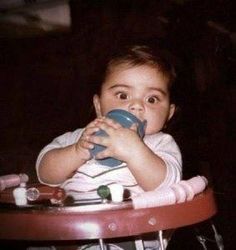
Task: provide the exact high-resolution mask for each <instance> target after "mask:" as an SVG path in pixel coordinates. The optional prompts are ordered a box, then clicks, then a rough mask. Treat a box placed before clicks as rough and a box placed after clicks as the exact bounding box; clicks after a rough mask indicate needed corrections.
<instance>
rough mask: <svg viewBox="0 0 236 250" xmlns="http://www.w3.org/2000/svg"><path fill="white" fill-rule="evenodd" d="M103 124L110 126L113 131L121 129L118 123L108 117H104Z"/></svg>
mask: <svg viewBox="0 0 236 250" xmlns="http://www.w3.org/2000/svg"><path fill="white" fill-rule="evenodd" d="M104 123H106V124H107V125H109V126H111V127H112V128H114V129H119V128H121V127H122V126H121V124H120V123H118V122H117V121H114V120H113V119H110V118H108V117H105V119H104Z"/></svg>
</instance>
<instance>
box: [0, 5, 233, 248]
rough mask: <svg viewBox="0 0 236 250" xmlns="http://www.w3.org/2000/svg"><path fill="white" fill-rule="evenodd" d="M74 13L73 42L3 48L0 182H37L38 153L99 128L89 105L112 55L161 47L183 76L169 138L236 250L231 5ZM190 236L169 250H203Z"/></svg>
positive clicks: (21, 42) (9, 42)
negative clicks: (61, 138) (208, 193)
mask: <svg viewBox="0 0 236 250" xmlns="http://www.w3.org/2000/svg"><path fill="white" fill-rule="evenodd" d="M70 7H71V17H72V26H71V30H69V31H67V32H64V33H49V34H47V35H38V36H30V35H29V36H28V37H21V38H14V37H12V38H7V37H1V39H0V53H1V55H0V81H1V82H0V142H1V143H0V174H1V175H4V174H10V173H21V172H24V173H27V174H28V175H29V176H30V181H31V182H35V181H37V179H36V175H35V167H34V164H35V160H36V157H37V155H38V153H39V151H40V150H41V148H42V147H43V146H45V145H46V144H47V143H49V142H50V141H51V140H52V139H53V138H54V137H56V136H58V135H60V134H62V133H64V132H66V131H72V130H75V129H76V128H78V127H83V126H84V125H85V124H87V122H88V121H90V119H91V118H92V116H93V110H92V102H91V100H92V99H91V97H92V95H93V93H94V86H95V85H96V84H97V83H98V79H99V73H100V71H101V65H102V63H103V62H104V60H105V58H106V56H107V55H108V54H109V52H110V51H112V50H113V49H114V48H116V47H117V46H119V45H120V44H130V43H137V42H138V43H143V42H145V43H151V44H158V45H160V46H163V47H166V48H168V49H169V50H170V51H171V52H172V54H174V55H175V57H176V60H175V62H176V64H177V69H178V72H179V78H178V85H177V86H178V87H179V88H178V94H179V98H178V102H179V104H180V106H181V111H180V113H179V115H178V119H177V123H175V124H173V127H172V129H171V130H170V133H171V134H173V136H174V137H175V138H176V140H177V142H178V143H179V145H180V147H181V149H182V152H183V159H184V176H185V178H189V177H191V176H194V175H196V174H203V175H205V176H207V178H208V179H209V181H210V183H211V185H213V187H214V190H215V194H216V199H217V203H218V208H219V212H218V214H217V216H216V217H215V218H214V222H215V224H216V226H217V228H218V230H219V232H220V233H221V234H222V236H223V238H224V243H225V249H233V245H234V242H235V241H234V233H235V230H234V218H235V215H234V209H235V205H234V200H235V185H234V174H233V173H234V171H233V169H234V165H235V155H236V152H235V144H234V142H235V132H234V131H233V130H234V128H235V125H236V121H235V120H236V119H235V115H236V112H235V111H236V99H235V95H236V87H235V73H234V71H235V33H234V32H235V30H234V29H235V27H234V24H235V23H234V20H233V18H234V15H235V9H234V8H233V1H220V0H216V1H142V0H140V1H138V0H136V1H134V0H130V1H82V0H80V1H71V2H70ZM163 17H164V18H163ZM209 21H214V22H215V23H217V24H219V26H220V27H224V29H223V30H222V29H219V26H217V27H215V28H213V27H212V26H210V25H209ZM192 231H193V229H188V230H187V229H186V228H185V229H181V230H179V231H178V232H177V233H176V236H175V237H176V240H175V241H174V243H172V244H171V245H170V248H171V249H183V248H185V249H189V248H190V247H191V248H194V249H201V247H200V245H199V244H198V243H196V242H194V240H195V239H192V234H191V233H190V232H192ZM184 237H185V239H184ZM191 239H192V240H191ZM212 245H213V249H214V244H212ZM215 249H216V248H215Z"/></svg>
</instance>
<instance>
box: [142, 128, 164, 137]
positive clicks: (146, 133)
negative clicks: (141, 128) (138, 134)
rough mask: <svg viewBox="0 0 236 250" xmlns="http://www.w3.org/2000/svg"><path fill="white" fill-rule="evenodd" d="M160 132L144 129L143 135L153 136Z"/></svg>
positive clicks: (158, 130)
mask: <svg viewBox="0 0 236 250" xmlns="http://www.w3.org/2000/svg"><path fill="white" fill-rule="evenodd" d="M160 131H161V129H148V128H147V129H146V130H145V135H153V134H157V133H159V132H160Z"/></svg>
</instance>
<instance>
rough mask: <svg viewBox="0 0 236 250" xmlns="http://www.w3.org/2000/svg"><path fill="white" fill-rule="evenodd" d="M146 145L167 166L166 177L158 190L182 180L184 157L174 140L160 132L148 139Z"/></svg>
mask: <svg viewBox="0 0 236 250" xmlns="http://www.w3.org/2000/svg"><path fill="white" fill-rule="evenodd" d="M146 144H147V145H148V146H149V147H150V148H151V150H152V151H153V152H154V153H155V154H156V155H158V156H159V157H161V158H162V160H163V161H164V162H165V164H166V177H165V179H164V181H163V182H162V183H161V184H160V185H159V186H158V188H157V189H159V188H161V187H167V186H171V185H172V184H174V183H177V182H179V181H180V180H181V178H182V156H181V152H180V149H179V147H178V145H177V143H176V142H175V140H174V138H173V137H172V136H171V135H169V134H165V133H162V132H160V133H158V134H157V135H155V136H151V137H150V138H148V139H147V141H146Z"/></svg>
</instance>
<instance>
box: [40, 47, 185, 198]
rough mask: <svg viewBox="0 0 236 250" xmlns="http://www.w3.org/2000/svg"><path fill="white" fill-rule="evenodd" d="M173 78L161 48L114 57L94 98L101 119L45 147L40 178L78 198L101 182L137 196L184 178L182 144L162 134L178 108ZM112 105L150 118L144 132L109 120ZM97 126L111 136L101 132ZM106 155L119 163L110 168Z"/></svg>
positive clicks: (130, 50)
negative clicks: (103, 162) (173, 95)
mask: <svg viewBox="0 0 236 250" xmlns="http://www.w3.org/2000/svg"><path fill="white" fill-rule="evenodd" d="M175 77H176V76H175V71H174V68H173V66H172V65H171V64H170V63H169V62H168V61H167V60H166V59H165V57H164V56H163V55H162V53H161V51H155V52H154V51H152V50H151V49H150V48H149V47H147V46H132V47H128V48H125V49H124V50H122V51H120V52H119V53H117V54H116V55H114V56H113V57H112V58H111V59H110V60H109V62H108V64H107V67H106V71H105V74H104V78H103V81H102V82H101V87H100V91H99V92H98V93H96V94H95V95H94V97H93V104H94V107H95V111H96V115H97V118H96V119H94V120H93V121H91V122H90V123H89V124H88V125H87V126H86V127H85V128H79V129H77V130H75V131H74V132H67V133H65V134H63V135H61V136H59V137H57V138H55V139H54V140H53V141H52V142H51V143H50V144H49V145H47V146H46V147H45V148H43V149H42V151H41V152H40V154H39V156H38V159H37V163H36V170H37V175H38V178H39V180H40V182H41V183H44V184H47V185H51V186H61V187H63V188H64V189H65V190H66V191H67V193H68V194H71V195H72V196H75V197H77V196H80V195H82V194H86V195H87V196H88V195H89V194H91V193H92V192H94V191H96V190H97V188H98V187H99V186H100V185H107V186H109V185H111V184H114V183H118V184H121V185H122V186H123V187H124V188H125V189H127V190H129V192H130V194H131V196H134V195H136V194H139V193H142V192H144V191H150V190H154V189H157V188H161V187H163V186H170V185H172V184H173V183H176V182H178V181H180V179H181V176H182V159H181V153H180V150H179V147H178V146H177V144H176V142H175V141H174V139H173V137H172V136H170V135H169V134H166V133H164V132H162V130H163V128H164V127H165V126H166V124H167V122H168V121H169V120H170V119H171V118H172V116H173V115H174V113H175V109H176V107H175V104H174V103H173V102H172V100H171V89H172V85H173V83H174V80H175ZM113 109H121V110H125V111H128V112H130V113H132V114H133V115H135V116H136V117H137V118H138V119H139V120H141V121H146V128H145V136H144V137H143V138H141V137H140V136H139V135H138V133H137V124H133V125H132V126H131V127H130V128H125V127H123V126H122V125H121V124H119V123H118V122H116V121H114V120H112V119H110V118H107V117H106V116H105V115H106V114H107V113H108V112H109V111H111V110H113ZM99 130H103V131H105V132H106V134H107V135H108V136H97V135H96V132H97V131H99ZM96 144H98V145H101V146H104V147H105V149H104V150H103V151H101V152H99V153H98V154H97V155H96V157H95V158H94V157H92V156H91V149H93V148H94V146H95V145H96ZM108 157H112V158H115V159H118V160H120V161H121V164H120V165H118V166H115V167H109V166H106V165H101V164H99V162H98V161H97V160H98V159H104V158H108ZM94 193H95V194H96V192H94ZM95 196H96V195H95Z"/></svg>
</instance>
